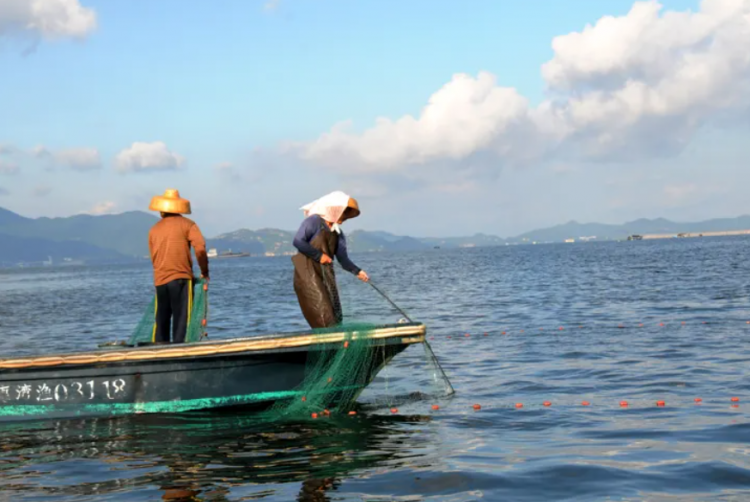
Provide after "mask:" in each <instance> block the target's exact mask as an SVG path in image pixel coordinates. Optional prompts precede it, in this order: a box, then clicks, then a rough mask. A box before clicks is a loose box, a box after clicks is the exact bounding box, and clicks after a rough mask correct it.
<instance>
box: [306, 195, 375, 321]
mask: <svg viewBox="0 0 750 502" xmlns="http://www.w3.org/2000/svg"><path fill="white" fill-rule="evenodd" d="M300 209H302V210H303V211H304V215H305V220H304V221H303V222H302V225H301V226H300V228H299V230H298V231H297V235H296V236H295V237H294V247H296V248H297V250H298V251H299V253H298V254H296V255H295V256H294V257H293V258H292V263H293V264H294V291H295V292H296V293H297V299H298V300H299V304H300V307H301V309H302V314H303V315H304V316H305V319H307V322H308V323H309V324H310V327H312V328H328V327H331V326H335V325H337V324H340V323H341V322H342V320H343V314H342V311H341V302H340V300H339V295H338V288H337V287H336V275H335V272H334V269H333V258H334V257H335V258H336V259H337V260H338V262H339V263H340V264H341V266H342V267H343V268H344V270H346V271H348V272H351V273H352V274H354V275H356V276H357V277H358V278H359V279H360V280H362V281H364V282H367V281H369V280H370V278H369V276H368V275H367V273H366V272H365V271H364V270H362V269H361V268H359V267H357V265H355V264H354V263H353V262H352V261H351V260H350V259H349V255H348V253H347V250H346V237H345V236H344V232H343V231H342V230H341V227H340V225H341V224H342V223H344V222H345V221H346V220H348V219H351V218H356V217H357V216H359V214H360V211H359V204H357V201H356V200H355V199H353V198H352V197H350V196H348V195H347V194H345V193H344V192H331V193H329V194H328V195H326V196H324V197H321V198H320V199H318V200H316V201H314V202H311V203H310V204H307V205H305V206H302V208H300Z"/></svg>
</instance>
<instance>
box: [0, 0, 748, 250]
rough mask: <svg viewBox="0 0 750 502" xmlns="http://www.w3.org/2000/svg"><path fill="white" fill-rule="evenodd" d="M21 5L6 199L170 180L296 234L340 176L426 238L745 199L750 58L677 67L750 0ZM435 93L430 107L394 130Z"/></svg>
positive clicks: (210, 211)
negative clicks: (639, 6) (37, 8)
mask: <svg viewBox="0 0 750 502" xmlns="http://www.w3.org/2000/svg"><path fill="white" fill-rule="evenodd" d="M22 3H23V2H22V0H0V207H6V208H8V209H11V210H14V211H16V212H19V213H21V214H23V215H27V216H33V217H37V216H66V215H70V214H77V213H81V212H94V213H100V212H121V211H126V210H133V209H142V210H146V208H147V205H148V200H149V198H150V197H151V196H152V195H156V194H158V193H160V192H162V191H163V190H164V189H165V188H172V187H174V188H178V189H179V190H180V191H181V192H182V193H183V194H184V195H185V196H186V197H188V198H190V199H191V200H192V201H193V206H194V219H195V220H196V221H197V222H198V223H199V224H200V225H201V226H202V227H203V228H204V231H205V233H206V234H208V235H214V234H217V233H220V232H224V231H230V230H234V229H236V228H240V227H246V228H260V227H282V228H287V229H293V228H295V227H296V226H297V225H298V223H299V221H300V219H301V212H300V211H299V210H298V208H299V207H300V206H301V205H303V204H305V203H307V202H309V201H311V200H313V199H315V198H317V197H319V196H321V195H323V194H324V193H326V192H328V191H331V190H336V189H343V190H345V191H347V192H349V193H350V194H351V195H352V196H354V197H357V198H358V199H359V200H360V203H361V205H362V206H363V214H362V216H361V217H360V218H359V219H358V220H354V221H352V222H350V223H347V226H348V227H349V228H350V229H351V228H366V229H372V230H374V229H379V230H387V231H393V232H396V233H409V234H411V235H441V236H444V235H462V234H470V233H475V232H487V233H496V234H499V235H503V236H507V235H512V234H514V233H519V232H522V231H525V230H530V229H532V228H534V227H538V226H543V225H552V224H557V223H563V222H565V221H567V220H569V219H577V220H579V221H604V222H622V221H626V220H629V219H634V218H638V217H658V216H666V217H671V218H674V219H678V220H687V219H702V218H709V217H715V216H734V215H738V214H742V213H744V212H747V211H746V204H745V203H744V194H743V193H742V191H741V189H740V188H739V186H740V184H741V183H742V181H746V178H748V175H747V174H746V173H745V171H746V170H747V169H746V167H745V166H743V165H742V164H743V162H744V159H745V158H747V153H748V151H747V147H745V146H744V145H745V144H748V141H747V125H748V123H749V121H748V117H750V115H748V113H747V109H748V108H747V106H748V100H747V98H748V96H750V91H748V90H745V89H744V88H740V86H739V84H745V83H747V78H748V75H750V71H747V70H748V68H747V67H744V66H742V65H739V67H738V68H736V69H733V70H732V71H736V74H731V75H728V76H726V78H722V79H721V80H719V79H718V78H713V77H712V79H711V80H710V81H709V82H700V81H699V80H696V83H695V85H692V84H691V83H690V81H689V80H688V81H686V80H684V79H683V80H679V81H678V80H676V77H674V75H684V74H689V75H691V77H690V78H695V79H700V74H701V72H702V71H703V70H704V69H706V71H710V72H713V73H717V72H718V70H716V68H722V67H723V66H721V65H722V64H724V66H726V64H725V63H727V61H729V62H731V63H732V64H734V63H733V62H734V61H735V60H734V59H732V57H733V56H732V54H730V53H729V52H728V51H727V50H725V49H724V47H725V46H727V47H729V46H731V45H733V44H740V46H742V44H743V43H744V44H745V45H744V46H745V47H747V44H746V43H745V42H746V41H745V40H744V39H743V38H742V37H743V36H745V37H746V36H747V35H746V34H744V33H743V32H742V30H741V28H742V27H741V26H735V25H736V23H737V22H738V21H736V18H737V16H736V15H735V14H736V12H733V11H731V9H746V11H747V10H748V6H747V2H744V5H739V4H743V2H742V1H740V2H737V1H733V0H709V2H707V4H711V5H704V7H703V11H701V6H700V4H699V3H698V2H695V1H663V2H661V5H662V9H661V10H660V11H659V14H658V15H655V16H652V17H649V15H648V12H647V11H643V12H645V14H643V13H641V15H638V14H637V13H634V12H633V11H631V9H633V6H634V3H633V2H626V1H619V0H617V1H615V0H609V1H607V2H602V1H595V0H588V1H583V0H579V1H573V0H568V1H558V0H546V1H545V2H544V3H543V5H544V8H543V9H541V7H540V6H541V5H542V3H538V2H527V3H525V4H524V3H519V2H504V1H476V2H471V3H470V5H469V4H467V3H466V2H454V1H434V0H433V1H429V2H428V1H410V2H403V1H399V2H397V1H382V0H381V1H378V2H351V1H343V0H304V1H303V0H278V1H276V2H272V3H269V2H263V1H260V2H255V1H226V2H221V3H220V4H217V3H215V2H197V1H190V2H187V1H179V2H178V1H166V0H162V1H159V2H137V3H136V2H130V1H124V0H107V1H92V0H43V3H46V4H48V5H49V6H51V7H59V6H60V5H67V6H68V7H71V6H73V7H72V8H73V10H69V11H67V15H62V14H60V10H59V9H57V10H55V9H51V10H50V11H49V12H48V13H47V14H45V15H46V16H48V17H47V18H44V19H37V18H35V17H34V16H37V17H39V16H41V14H39V13H33V12H25V11H24V7H23V5H22ZM733 4H734V5H733ZM19 6H20V7H19ZM670 11H674V13H679V12H683V13H684V14H683V15H684V16H689V15H693V16H703V17H700V18H696V19H698V21H695V20H694V21H695V22H692V23H691V22H689V21H688V20H687V18H680V17H679V16H675V15H673V13H672V12H670ZM687 11H689V13H688V12H687ZM746 11H745V12H746ZM63 14H64V13H63ZM730 14H732V15H730ZM54 16H58V17H54ZM605 16H613V18H612V19H613V20H614V24H611V25H607V24H606V22H605V23H604V24H597V23H600V22H601V20H602V18H604V17H605ZM92 20H93V21H92ZM51 21H56V22H57V24H55V25H54V26H58V27H59V26H62V27H63V28H58V29H57V31H55V29H53V28H45V26H47V27H49V26H53V25H52V24H50V23H51ZM701 23H703V24H704V25H706V26H708V27H705V26H703V25H702V24H701ZM732 23H734V24H732ZM587 25H590V26H596V29H595V31H596V33H594V34H589V35H586V36H584V37H583V40H579V42H576V41H575V40H573V38H570V40H571V42H570V43H569V44H567V45H565V46H560V47H559V48H557V49H555V48H554V47H553V44H552V41H553V39H555V37H558V36H566V35H568V34H571V33H576V32H579V33H580V32H583V33H584V34H585V32H584V30H585V29H586V26H587ZM696 26H698V27H697V28H696ZM733 29H736V31H737V33H738V34H736V35H732V36H736V39H734V40H726V38H727V36H728V35H726V34H727V33H730V34H731V33H734V31H733ZM691 30H693V31H691ZM700 30H703V31H700ZM698 31H700V33H697V34H696V33H695V32H698ZM665 33H666V34H667V35H666V36H665V35H664V34H665ZM672 34H679V36H678V35H674V36H673V35H672ZM594 35H596V36H594ZM578 38H581V37H578ZM707 41H708V42H710V43H711V44H713V45H714V46H716V48H715V49H711V50H709V49H706V44H707ZM722 44H724V45H722ZM709 45H710V44H709ZM634 53H635V54H638V55H639V56H633V54H634ZM649 54H656V55H657V56H660V57H654V58H649V57H646V56H647V55H649ZM680 58H684V59H685V62H684V65H683V66H680V67H679V68H670V67H669V66H670V65H671V64H672V61H673V60H675V59H680ZM701 58H702V59H701ZM696 61H698V62H697V63H696ZM548 62H552V63H554V65H556V66H555V69H551V70H549V71H548V72H547V73H544V71H543V70H542V68H543V67H542V65H544V64H545V63H548ZM610 62H614V63H610ZM743 64H744V63H743ZM554 65H553V66H554ZM691 65H692V66H691ZM735 66H736V65H735ZM747 66H748V67H750V64H748V65H747ZM732 68H734V66H732ZM480 72H487V73H488V74H491V75H492V76H494V79H495V84H494V85H495V86H496V87H497V88H508V89H513V93H512V94H513V95H512V96H511V95H510V93H506V94H502V95H501V94H495V93H494V91H492V92H491V91H489V90H488V89H489V88H488V87H487V86H484V87H483V86H482V85H481V84H480V83H478V82H479V81H480V80H482V79H480V77H479V75H480ZM457 74H465V75H466V77H467V79H464V81H463V82H464V83H463V84H461V83H460V82H459V81H455V82H456V85H455V86H452V87H449V88H448V89H447V90H446V91H445V92H444V93H442V94H441V93H440V91H441V89H444V88H445V86H447V85H449V83H451V82H454V80H453V79H454V75H457ZM633 81H636V82H639V83H641V84H643V86H644V87H646V88H647V89H646V91H647V92H649V93H652V94H651V97H650V98H649V99H648V101H647V104H646V105H644V104H643V103H645V102H646V101H643V102H641V100H640V98H638V99H635V98H633V99H634V100H630V99H631V98H629V97H628V96H632V95H633V93H632V92H626V91H625V89H626V87H627V86H628V84H627V83H628V82H633ZM686 82H687V84H686ZM488 85H489V84H488ZM680 85H681V86H682V87H679V86H680ZM702 86H705V92H702V91H701V89H702V88H703V87H702ZM451 89H452V90H451ZM483 89H484V90H483ZM676 89H687V91H685V92H687V93H688V94H687V95H686V97H684V99H681V100H679V101H678V100H677V99H676V98H675V97H674V96H678V95H679V93H680V91H679V90H676ZM619 91H623V94H618V92H619ZM646 91H643V92H646ZM503 92H505V91H503ZM431 96H432V97H437V98H436V99H435V100H434V101H435V102H436V103H438V104H437V105H435V107H434V112H432V113H431V114H430V116H429V118H426V119H425V120H422V121H420V122H419V124H416V125H409V124H402V125H397V126H393V127H391V126H389V125H384V126H378V125H377V122H376V121H377V120H378V118H379V117H385V118H387V119H390V120H391V121H394V122H395V121H398V120H399V118H401V117H404V116H406V115H411V116H413V117H417V118H418V117H419V116H420V113H422V110H423V109H424V108H425V107H426V106H427V105H428V103H430V102H431ZM440 96H444V98H440ZM602 96H604V97H602ZM622 96H625V97H626V98H627V99H624V98H623V97H622ZM579 98H580V99H581V102H580V103H579V102H578V101H577V100H578V99H579ZM584 100H588V101H585V102H584ZM665 100H666V101H669V102H668V103H666V104H663V103H662V101H665ZM670 100H671V101H670ZM524 101H525V103H526V104H524ZM550 103H558V104H559V103H562V105H561V106H562V107H563V108H564V112H562V113H563V114H564V115H565V117H563V118H560V117H558V116H557V115H556V114H553V113H550V112H547V111H545V110H546V108H545V107H546V104H550ZM592 103H593V104H594V105H595V106H596V107H598V109H601V110H607V109H610V108H612V107H615V108H616V107H618V106H619V107H625V108H619V109H613V110H614V111H612V115H611V117H599V116H598V113H599V112H598V111H597V112H593V111H591V107H592ZM623 103H624V104H623ZM649 107H650V108H649ZM509 110H516V111H515V112H513V113H512V114H511V115H512V116H508V114H509V113H510V112H509ZM621 119H622V123H620V120H621ZM342 121H351V122H352V124H351V128H350V129H349V130H348V132H346V133H345V134H341V135H339V134H334V135H331V136H330V137H329V138H328V139H327V140H324V139H322V138H325V137H326V136H325V135H326V133H328V132H330V131H331V130H332V128H333V127H334V126H335V125H336V124H337V123H340V122H342ZM686 124H689V125H686ZM368 129H371V130H372V134H371V135H369V136H368V135H363V133H364V132H365V131H366V130H368ZM532 129H533V131H532ZM540 131H541V132H540ZM561 131H566V132H565V133H564V134H563V133H562V132H561ZM661 135H664V137H663V138H661ZM368 138H369V139H368ZM612 138H614V139H612ZM157 142H159V143H158V144H156V143H157ZM134 143H141V144H142V145H141V146H136V147H134V146H133V145H134ZM290 143H291V145H290ZM144 145H151V146H150V147H148V152H150V153H144V152H145V151H146V149H147V147H146V146H144ZM154 145H155V146H154ZM399 145H401V146H399ZM603 145H605V146H603ZM123 152H124V153H123ZM118 155H123V156H122V157H118ZM118 159H120V160H118ZM125 159H130V160H127V161H126V160H125ZM128 162H129V163H128ZM128 166H129V167H128ZM134 166H136V167H134ZM138 166H140V167H138Z"/></svg>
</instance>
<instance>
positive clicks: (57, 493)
mask: <svg viewBox="0 0 750 502" xmlns="http://www.w3.org/2000/svg"><path fill="white" fill-rule="evenodd" d="M429 420H430V419H429V417H425V416H418V415H416V416H398V417H396V416H394V417H382V416H375V415H369V416H368V415H367V414H360V415H359V416H357V417H348V416H347V417H338V418H327V419H325V420H321V421H320V422H314V423H304V424H302V423H299V424H276V425H266V426H259V425H258V424H257V422H254V421H253V420H252V419H251V418H250V417H247V416H244V415H240V414H234V415H228V414H226V413H224V414H217V413H201V414H186V415H153V416H137V417H127V418H119V419H90V420H72V421H71V420H68V421H56V422H40V423H36V424H31V425H29V424H21V425H5V426H2V427H0V475H1V476H0V478H2V479H1V480H0V490H3V491H7V492H9V493H13V494H14V496H13V500H18V499H23V498H24V497H42V496H54V497H102V496H104V495H110V494H116V493H118V492H128V496H127V500H139V499H140V497H141V496H143V497H145V496H146V494H147V493H148V492H150V493H151V495H154V492H153V490H154V488H158V490H159V491H160V494H161V497H162V499H164V500H171V501H192V500H211V501H222V500H228V499H227V496H228V495H229V494H230V492H231V491H232V489H233V488H235V487H244V488H245V489H247V488H248V487H250V486H253V487H254V488H255V489H258V492H259V493H260V492H263V491H264V488H263V487H264V486H267V487H269V488H270V493H269V491H266V493H268V494H269V495H270V494H271V493H275V492H276V487H277V486H278V485H287V484H289V483H301V487H300V488H299V491H298V493H297V495H296V500H299V501H323V500H329V493H330V492H331V491H332V490H334V491H335V490H336V488H337V486H338V484H339V483H340V480H341V478H343V477H348V476H351V475H352V473H353V472H354V471H358V470H362V469H368V468H374V467H378V466H386V465H387V466H388V468H389V469H396V468H399V467H401V466H403V465H405V463H404V460H405V459H409V461H410V462H413V461H414V458H415V455H405V450H406V449H408V446H407V445H410V444H414V441H415V438H414V437H413V436H415V435H417V434H419V435H424V434H428V435H430V436H431V435H432V434H431V433H430V429H429V428H416V427H414V424H415V423H418V422H429ZM419 439H420V440H424V441H430V442H434V441H436V440H437V438H434V437H429V438H419ZM402 459H404V460H402ZM140 494H142V495H140Z"/></svg>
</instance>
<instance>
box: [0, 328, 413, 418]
mask: <svg viewBox="0 0 750 502" xmlns="http://www.w3.org/2000/svg"><path fill="white" fill-rule="evenodd" d="M347 336H352V334H351V333H349V334H347V333H343V332H338V333H337V332H331V333H325V334H318V333H316V334H310V333H290V334H280V335H267V336H258V337H250V338H238V339H231V340H222V341H217V342H210V343H209V342H205V341H204V342H198V343H193V344H182V345H160V346H145V347H125V348H121V349H120V348H118V349H110V350H97V351H90V352H78V353H71V354H60V355H50V356H40V357H28V358H5V359H0V422H9V421H24V420H38V419H53V418H54V419H59V418H74V417H95V416H101V417H106V416H118V415H128V414H138V413H178V412H186V411H192V410H205V409H212V408H236V407H248V408H263V407H266V406H268V405H270V404H272V403H274V402H276V401H278V400H280V399H289V398H294V397H296V396H297V393H298V392H299V391H297V390H296V389H297V388H298V387H299V386H300V384H301V383H302V382H303V380H304V377H305V365H306V362H307V356H308V353H309V352H310V350H340V349H341V347H342V344H343V343H344V342H345V340H346V338H347ZM353 336H361V337H364V338H366V341H367V343H368V347H369V349H368V350H372V356H373V357H372V358H371V368H368V378H367V384H369V383H370V382H371V381H372V379H373V378H375V375H376V374H377V372H378V371H379V369H380V368H382V367H383V366H384V365H386V364H387V363H388V362H389V361H390V360H391V359H392V358H393V357H394V356H396V355H397V354H398V353H400V352H401V351H403V350H404V349H405V348H406V347H408V346H409V345H411V344H415V343H424V339H425V326H424V325H423V324H420V323H411V324H394V325H384V326H380V327H378V328H376V329H373V330H370V331H367V332H366V333H364V332H363V333H360V334H356V333H355V334H354V335H353ZM367 384H366V385H367ZM363 388H364V387H363Z"/></svg>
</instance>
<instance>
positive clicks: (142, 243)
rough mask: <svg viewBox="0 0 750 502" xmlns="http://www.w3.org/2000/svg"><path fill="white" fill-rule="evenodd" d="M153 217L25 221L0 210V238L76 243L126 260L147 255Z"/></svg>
mask: <svg viewBox="0 0 750 502" xmlns="http://www.w3.org/2000/svg"><path fill="white" fill-rule="evenodd" d="M156 221H157V218H156V216H154V215H152V214H148V213H144V212H141V211H132V212H128V213H122V214H116V215H102V216H92V215H87V214H82V215H76V216H70V217H67V218H25V217H23V216H20V215H17V214H15V213H13V212H11V211H8V210H6V209H1V208H0V234H4V235H7V236H15V237H26V238H38V239H44V240H48V241H55V242H62V241H79V242H82V243H88V244H91V245H94V246H96V247H99V248H102V249H108V250H112V251H115V252H117V253H118V254H121V255H125V256H139V257H142V256H146V255H148V231H149V229H150V228H151V226H152V225H153V224H154V223H156Z"/></svg>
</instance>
